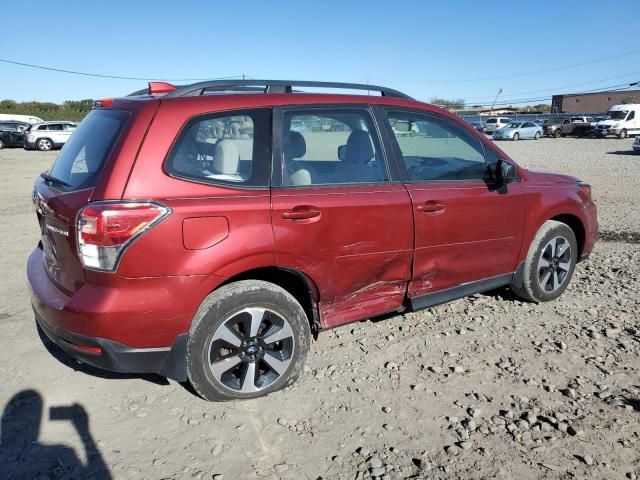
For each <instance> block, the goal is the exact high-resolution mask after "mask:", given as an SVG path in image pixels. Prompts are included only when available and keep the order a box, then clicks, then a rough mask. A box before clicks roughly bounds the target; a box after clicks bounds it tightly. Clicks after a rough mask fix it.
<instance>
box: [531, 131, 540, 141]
mask: <svg viewBox="0 0 640 480" xmlns="http://www.w3.org/2000/svg"><path fill="white" fill-rule="evenodd" d="M533 139H534V140H540V132H536V134H535V135H534V136H533Z"/></svg>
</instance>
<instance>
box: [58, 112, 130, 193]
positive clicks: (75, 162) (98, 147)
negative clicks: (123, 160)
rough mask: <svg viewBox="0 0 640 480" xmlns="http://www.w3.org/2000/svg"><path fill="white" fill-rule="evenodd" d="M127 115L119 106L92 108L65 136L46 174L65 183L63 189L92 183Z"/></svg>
mask: <svg viewBox="0 0 640 480" xmlns="http://www.w3.org/2000/svg"><path fill="white" fill-rule="evenodd" d="M128 116H129V114H128V113H127V112H124V111H121V110H92V111H91V112H90V113H89V115H87V116H86V117H85V119H84V120H83V121H82V122H80V125H78V128H76V129H75V131H74V132H73V135H71V137H69V140H67V143H66V144H65V146H64V148H63V149H62V150H61V151H60V155H58V158H57V159H56V161H55V163H54V164H53V167H51V171H50V172H49V175H51V176H52V177H55V178H57V179H58V180H62V181H63V182H65V183H67V184H69V186H68V187H65V190H80V189H83V188H91V187H93V186H95V184H96V182H97V181H98V177H99V176H100V172H101V171H102V167H103V166H104V163H105V160H106V159H107V157H108V155H109V153H110V152H111V148H112V147H113V145H114V144H115V142H116V140H117V138H118V136H119V134H120V132H121V131H122V129H123V127H124V125H125V123H126V121H127V118H128Z"/></svg>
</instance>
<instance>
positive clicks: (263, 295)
mask: <svg viewBox="0 0 640 480" xmlns="http://www.w3.org/2000/svg"><path fill="white" fill-rule="evenodd" d="M310 338H311V331H310V329H309V321H308V318H307V315H306V313H305V311H304V309H303V308H302V306H301V305H300V303H299V302H298V301H297V300H296V299H295V298H294V297H293V296H292V295H291V294H290V293H289V292H287V291H286V290H284V289H283V288H281V287H279V286H277V285H274V284H272V283H268V282H263V281H259V280H244V281H240V282H235V283H231V284H229V285H225V286H223V287H221V288H220V289H218V290H216V291H215V292H213V293H212V294H210V295H209V296H208V297H207V298H206V299H205V301H204V302H203V303H202V305H201V306H200V308H199V309H198V311H197V313H196V315H195V317H194V320H193V323H192V325H191V330H190V332H189V342H188V344H187V373H188V376H189V380H190V382H191V384H192V385H193V388H194V389H195V390H196V391H197V392H198V393H199V394H200V395H201V396H202V397H203V398H205V399H207V400H212V401H221V400H238V399H249V398H255V397H260V396H263V395H267V394H269V393H271V392H274V391H277V390H281V389H283V388H285V387H287V386H289V385H291V384H292V383H293V382H294V381H295V380H296V379H297V378H298V376H299V375H300V373H301V371H302V368H303V366H304V362H305V360H306V358H307V353H308V351H309V341H310Z"/></svg>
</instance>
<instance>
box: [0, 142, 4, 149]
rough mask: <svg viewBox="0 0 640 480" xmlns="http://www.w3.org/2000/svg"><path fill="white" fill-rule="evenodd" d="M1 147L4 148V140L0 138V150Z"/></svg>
mask: <svg viewBox="0 0 640 480" xmlns="http://www.w3.org/2000/svg"><path fill="white" fill-rule="evenodd" d="M3 148H4V142H3V141H2V140H0V150H2V149H3Z"/></svg>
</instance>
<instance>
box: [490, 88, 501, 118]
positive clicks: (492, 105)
mask: <svg viewBox="0 0 640 480" xmlns="http://www.w3.org/2000/svg"><path fill="white" fill-rule="evenodd" d="M501 93H502V88H501V89H500V90H498V93H497V95H496V98H494V99H493V103H492V104H491V112H490V115H492V114H493V107H494V106H495V104H496V100H498V97H499V96H500V94H501Z"/></svg>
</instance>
